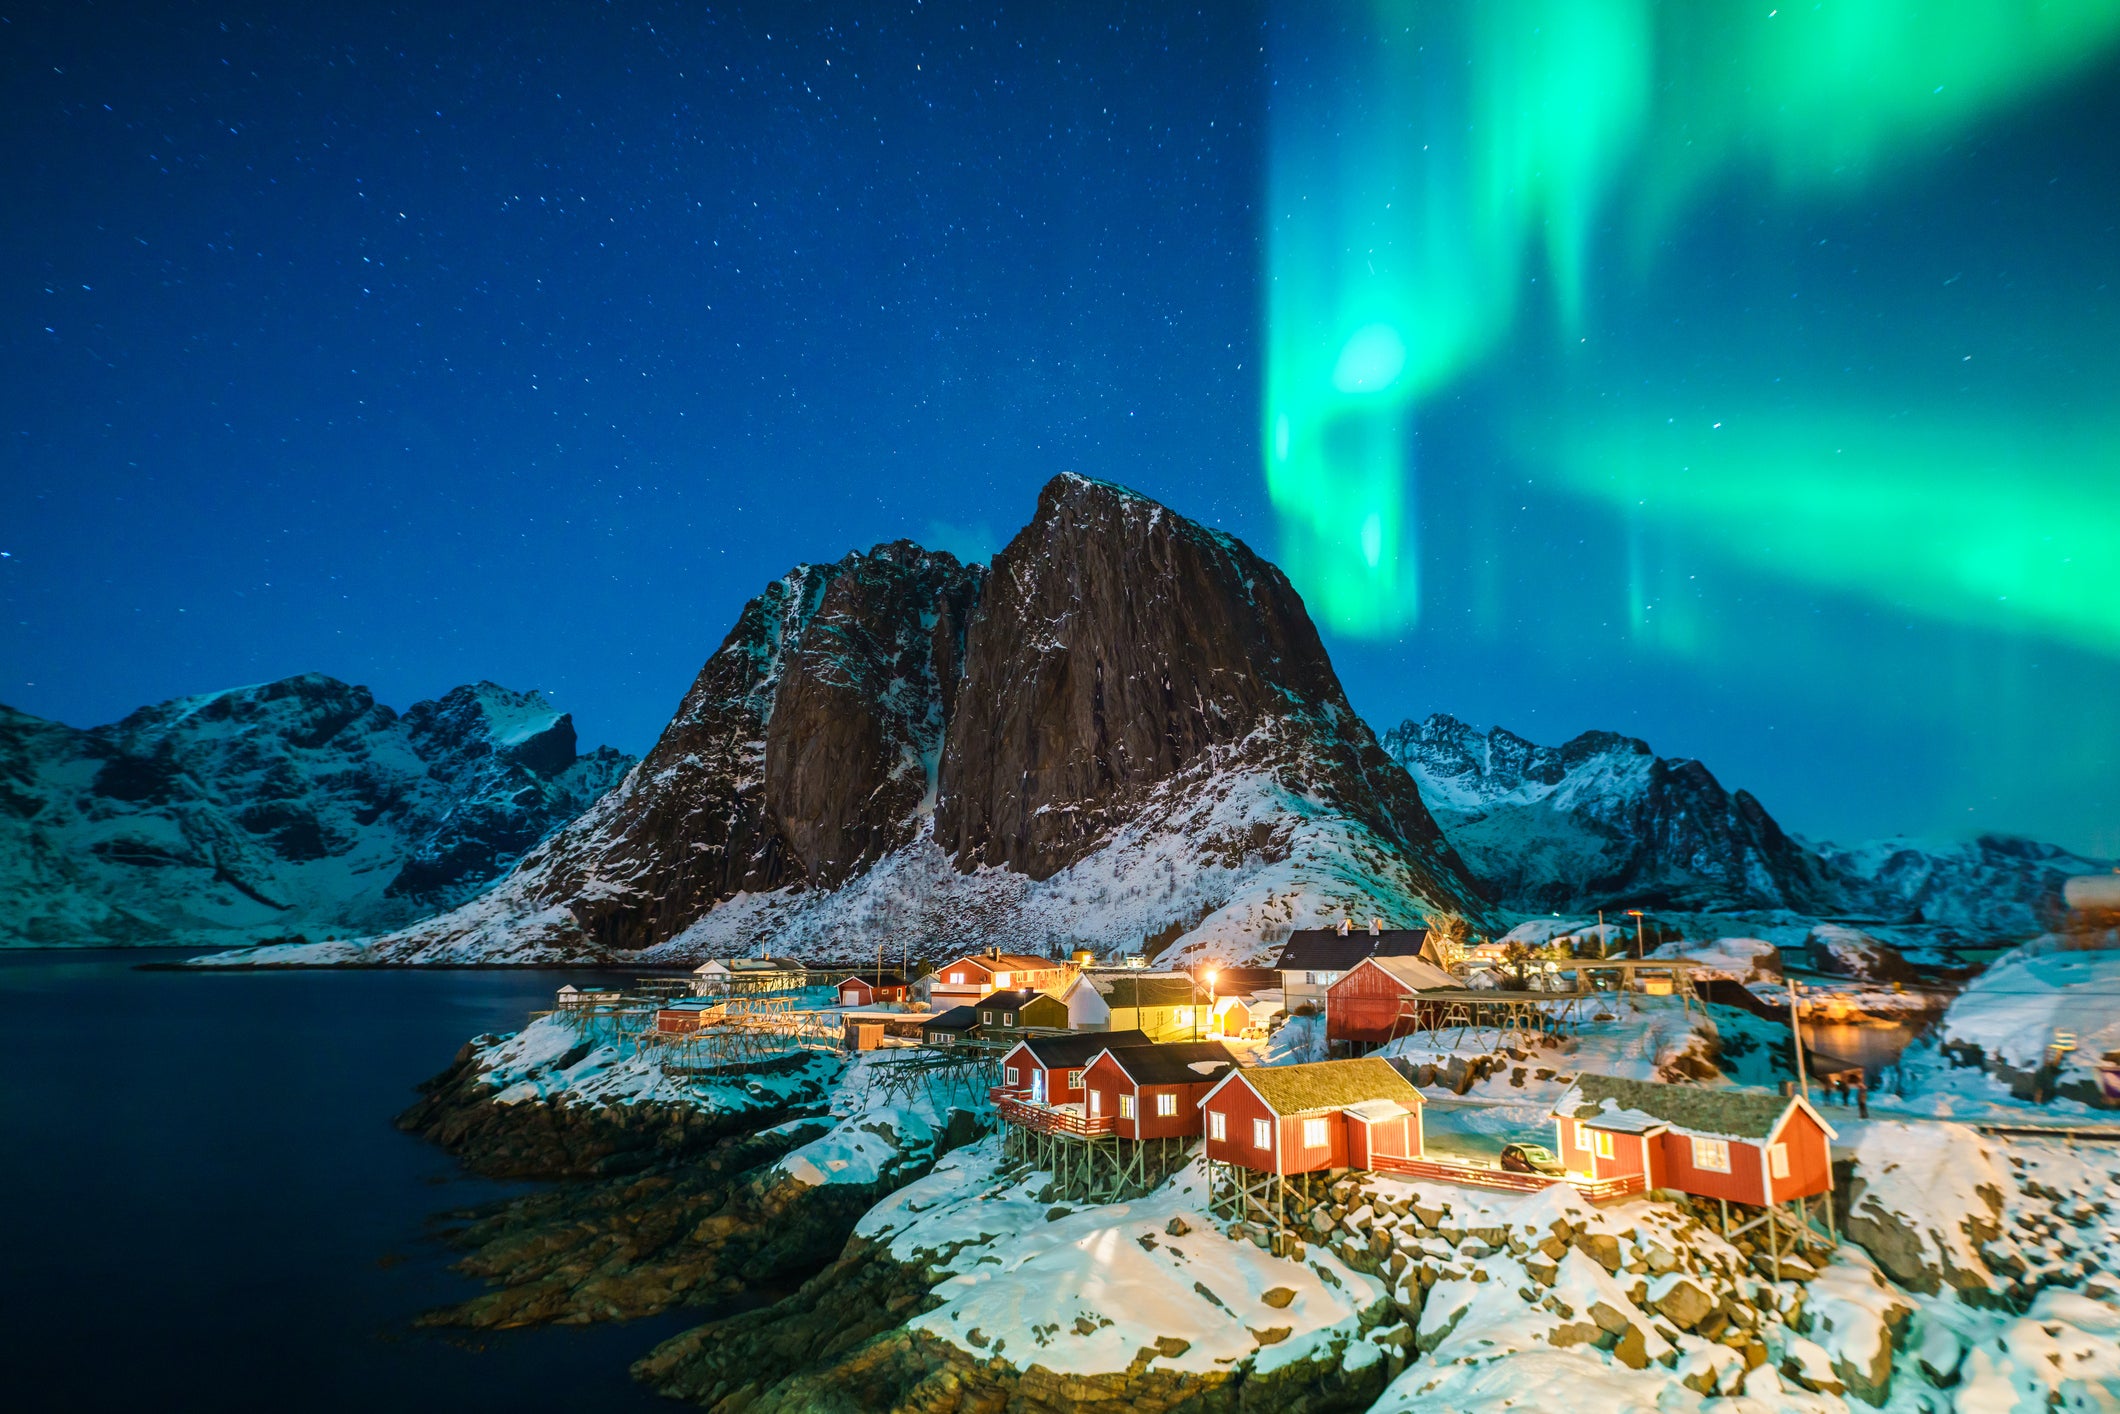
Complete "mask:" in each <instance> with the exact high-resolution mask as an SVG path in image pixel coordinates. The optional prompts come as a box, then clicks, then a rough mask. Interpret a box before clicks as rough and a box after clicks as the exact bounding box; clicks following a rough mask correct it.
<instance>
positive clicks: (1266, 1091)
mask: <svg viewBox="0 0 2120 1414" xmlns="http://www.w3.org/2000/svg"><path fill="white" fill-rule="evenodd" d="M1200 1109H1201V1112H1202V1113H1203V1114H1204V1115H1205V1117H1206V1121H1205V1127H1206V1131H1207V1157H1208V1159H1209V1160H1210V1161H1211V1162H1214V1163H1224V1164H1236V1165H1238V1166H1240V1167H1243V1168H1248V1169H1253V1170H1256V1171H1258V1172H1260V1173H1273V1174H1284V1175H1285V1174H1292V1173H1314V1172H1316V1171H1318V1170H1320V1169H1336V1168H1368V1167H1370V1164H1371V1160H1372V1159H1373V1158H1374V1157H1376V1156H1379V1155H1389V1156H1393V1157H1400V1158H1418V1157H1420V1154H1421V1151H1422V1139H1421V1092H1420V1091H1418V1090H1416V1089H1414V1088H1413V1086H1412V1084H1410V1083H1409V1082H1408V1081H1407V1079H1406V1077H1404V1076H1403V1075H1400V1074H1399V1073H1398V1072H1397V1071H1396V1070H1394V1069H1392V1068H1391V1065H1390V1063H1389V1062H1388V1061H1384V1060H1381V1059H1378V1058H1377V1057H1375V1056H1369V1057H1365V1058H1363V1059H1361V1060H1338V1061H1318V1062H1316V1063H1315V1064H1311V1065H1272V1066H1253V1067H1252V1068H1250V1069H1249V1070H1237V1071H1232V1072H1231V1073H1230V1074H1228V1075H1226V1076H1224V1077H1223V1078H1222V1079H1221V1080H1220V1081H1219V1082H1217V1083H1216V1085H1215V1086H1214V1088H1213V1089H1211V1090H1209V1091H1208V1092H1207V1094H1206V1095H1205V1096H1204V1097H1203V1098H1202V1099H1201V1101H1200Z"/></svg>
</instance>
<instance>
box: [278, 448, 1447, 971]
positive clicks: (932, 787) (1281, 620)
mask: <svg viewBox="0 0 2120 1414" xmlns="http://www.w3.org/2000/svg"><path fill="white" fill-rule="evenodd" d="M1437 907H1445V908H1457V909H1460V910H1463V911H1466V912H1468V913H1470V914H1472V915H1473V916H1474V917H1476V918H1480V919H1482V920H1484V919H1485V918H1486V912H1487V911H1486V908H1485V905H1484V904H1483V903H1482V902H1481V901H1480V899H1479V897H1478V895H1477V894H1476V893H1475V892H1474V890H1473V889H1472V887H1471V886H1470V884H1469V883H1468V882H1467V880H1466V878H1465V875H1464V873H1463V870H1462V867H1461V865H1460V863H1459V861H1458V858H1457V856H1456V854H1455V853H1454V852H1453V851H1452V850H1451V848H1450V846H1449V844H1448V843H1447V842H1446V841H1445V840H1444V838H1443V836H1442V834H1441V832H1440V831H1439V830H1438V829H1437V828H1436V825H1435V822H1434V821H1433V820H1432V819H1431V818H1430V817H1429V814H1428V812H1427V810H1426V809H1425V808H1423V806H1422V804H1421V800H1420V797H1419V795H1418V793H1417V792H1416V791H1415V789H1414V784H1413V781H1412V780H1411V779H1410V778H1409V777H1408V776H1407V774H1406V772H1405V771H1404V770H1403V769H1401V768H1400V767H1399V765H1398V764H1397V763H1396V762H1394V761H1393V760H1392V759H1391V758H1390V757H1389V756H1387V755H1386V754H1385V753H1384V752H1383V751H1382V750H1381V749H1380V748H1379V747H1378V745H1377V742H1376V739H1375V737H1374V735H1373V734H1372V733H1371V732H1370V729H1369V728H1368V726H1367V725H1366V724H1364V723H1363V722H1362V720H1361V719H1360V718H1359V717H1357V716H1356V715H1355V713H1354V712H1353V710H1352V709H1351V708H1350V707H1349V706H1348V704H1347V699H1346V696H1345V694H1344V692H1343V691H1342V690H1341V687H1340V683H1339V679H1338V678H1337V676H1336V675H1335V674H1334V673H1333V670H1332V665H1331V663H1330V661H1329V660H1328V659H1327V657H1326V655H1325V650H1324V647H1323V645H1322V644H1321V643H1320V642H1319V639H1318V636H1317V631H1316V629H1315V628H1314V627H1313V626H1312V625H1311V622H1310V618H1309V615H1308V614H1307V613H1306V612H1305V611H1304V608H1303V603H1302V600H1301V599H1300V598H1299V597H1298V596H1297V595H1296V593H1295V591H1294V590H1293V589H1292V588H1291V587H1290V586H1289V584H1288V581H1287V579H1286V578H1285V577H1284V576H1283V575H1282V574H1281V572H1280V571H1279V570H1277V569H1275V568H1274V567H1273V566H1272V565H1270V564H1268V563H1267V562H1266V561H1264V560H1262V559H1260V558H1259V557H1258V556H1257V555H1255V554H1253V553H1252V552H1251V550H1250V549H1248V548H1247V547H1246V546H1244V545H1243V544H1242V543H1241V542H1239V541H1237V540H1235V539H1233V538H1231V537H1229V536H1227V535H1223V534H1220V533H1218V532H1215V531H1212V530H1208V529H1206V528H1204V527H1202V526H1199V525H1196V524H1194V523H1193V522H1191V521H1189V520H1186V519H1185V518H1184V517H1182V516H1179V515H1176V514H1174V513H1173V512H1171V511H1170V510H1168V509H1167V508H1165V507H1163V506H1161V505H1158V504H1157V503H1155V502H1154V501H1151V500H1148V499H1147V498H1145V497H1142V496H1138V495H1135V494H1134V493H1132V492H1130V491H1126V490H1123V489H1121V488H1119V487H1116V486H1111V485H1107V484H1105V483H1101V482H1095V481H1090V480H1087V479H1085V478H1082V477H1078V476H1061V477H1058V478H1055V479H1054V480H1053V481H1052V482H1051V483H1049V484H1048V485H1047V486H1046V487H1045V489H1044V491H1043V492H1042V493H1041V494H1040V496H1039V499H1038V508H1037V513H1036V515H1035V517H1034V518H1033V520H1032V521H1031V523H1030V524H1029V525H1028V526H1026V527H1025V528H1024V529H1023V531H1022V532H1021V533H1019V534H1018V535H1017V536H1016V537H1015V539H1014V540H1012V541H1011V542H1010V543H1009V545H1008V546H1007V548H1005V549H1004V550H1002V551H1001V553H1000V554H999V555H997V556H996V557H995V560H994V562H993V566H992V569H991V570H990V571H989V570H986V569H983V568H980V567H978V566H966V565H961V564H959V563H958V562H957V561H956V560H955V559H954V558H952V557H951V556H949V555H947V554H942V553H937V552H931V551H927V550H923V549H921V548H920V547H918V546H916V545H912V544H910V543H907V542H898V543H896V544H889V545H880V546H878V547H876V548H875V549H873V550H870V551H868V552H865V553H857V554H852V555H849V556H847V557H846V558H845V559H843V560H841V561H839V562H838V563H836V564H830V565H802V566H798V567H796V568H795V569H794V570H791V571H790V572H789V573H788V574H787V575H786V576H784V577H783V578H781V579H779V580H777V581H775V582H774V583H773V584H771V585H769V586H768V587H767V589H766V591H765V592H764V593H763V594H761V595H760V596H759V597H758V598H756V599H754V600H752V601H751V603H750V604H748V605H747V606H745V608H744V610H743V612H742V614H741V615H740V616H739V617H738V619H737V622H736V626H735V628H734V629H732V630H731V631H730V633H729V636H728V637H727V639H726V640H724V642H723V643H722V645H721V647H720V649H719V650H717V651H716V652H715V654H714V655H713V656H712V657H711V658H709V659H708V660H707V663H706V666H705V667H704V668H702V669H701V671H700V674H699V677H698V679H697V680H696V681H695V682H694V684H693V686H692V689H691V691H690V692H689V693H688V694H687V695H686V697H685V700H684V702H683V704H682V705H681V706H680V707H679V709H678V712H677V715H676V717H675V718H674V719H673V720H672V722H671V723H670V725H669V727H668V728H667V729H666V730H665V731H664V733H663V736H662V738H661V740H659V741H658V742H657V743H656V745H655V747H654V748H653V749H652V750H651V751H650V752H649V753H648V755H647V756H646V757H645V758H644V759H643V760H642V761H641V763H640V765H639V766H638V767H636V768H635V769H634V770H633V771H632V772H631V773H630V774H629V775H628V776H627V778H626V780H625V781H624V783H623V784H622V785H621V786H620V787H619V788H618V789H617V790H614V791H613V792H612V793H611V794H609V795H607V796H606V797H604V798H603V799H602V800H601V801H599V802H598V803H597V804H596V805H595V806H594V807H592V808H591V809H590V810H589V811H588V813H586V814H585V815H584V816H582V817H581V818H580V819H579V820H577V821H575V822H574V823H573V824H571V825H569V826H568V827H566V828H565V829H563V830H561V831H559V832H558V833H556V834H555V835H553V836H552V837H551V838H550V839H548V840H547V841H546V842H545V843H544V844H543V845H541V846H539V847H538V848H537V849H536V850H534V851H532V852H531V853H530V854H529V855H528V856H526V857H525V858H524V860H523V861H522V863H521V864H520V865H519V866H518V867H517V868H516V870H515V871H514V872H513V873H512V874H511V875H510V876H509V877H508V878H507V879H506V880H505V881H503V882H502V883H501V884H500V885H499V886H498V887H496V888H495V889H494V890H493V891H492V892H490V893H489V894H487V895H486V896H484V897H482V898H479V899H477V900H474V901H473V902H471V903H469V904H467V905H465V906H464V907H462V908H459V909H457V910H455V911H454V912H452V913H450V914H447V915H445V916H443V917H440V918H436V919H432V920H429V921H427V922H425V923H421V924H418V925H417V926H414V927H411V928H407V929H404V930H402V931H400V932H397V933H394V934H391V935H389V936H386V937H381V938H377V939H372V940H369V941H367V942H366V943H364V944H363V945H361V946H359V947H353V946H348V945H340V946H337V947H331V948H309V949H284V948H283V949H274V950H271V951H269V952H262V953H255V954H249V955H246V956H245V957H244V959H243V960H249V961H259V962H272V961H287V962H329V961H448V960H466V959H511V960H517V961H535V960H546V959H558V958H595V957H614V956H622V955H623V956H632V957H636V958H639V959H641V960H644V961H661V960H677V959H689V958H693V957H697V956H700V955H704V954H709V953H718V952H724V951H728V950H732V949H736V950H744V949H749V948H751V947H754V946H757V945H760V944H765V943H770V944H771V945H772V946H773V947H774V949H775V950H776V951H786V950H796V951H801V950H804V949H805V948H812V949H826V948H829V949H831V950H835V951H850V950H854V949H857V948H862V947H873V946H875V945H876V944H877V943H879V942H881V943H884V944H885V945H887V946H889V947H891V948H892V949H893V950H894V951H895V950H897V949H899V948H900V947H910V948H911V949H913V950H916V951H918V950H927V951H932V950H933V949H936V948H959V947H965V946H972V945H980V946H983V945H985V944H986V943H988V942H995V943H1000V944H1003V945H1005V946H1007V947H1009V948H1011V949H1012V950H1016V951H1025V950H1029V951H1042V950H1045V949H1046V948H1049V947H1053V946H1058V945H1060V944H1064V943H1073V942H1076V941H1088V942H1090V943H1092V944H1093V945H1094V946H1097V947H1098V948H1100V949H1101V948H1109V947H1112V946H1114V945H1140V944H1143V943H1146V944H1147V945H1148V946H1149V947H1151V948H1152V949H1156V950H1162V951H1163V955H1164V956H1165V957H1167V958H1183V957H1190V956H1196V955H1202V954H1209V953H1212V954H1214V955H1218V956H1223V957H1227V958H1229V959H1231V960H1233V961H1241V960H1249V959H1250V958H1251V957H1253V956H1255V955H1257V954H1259V953H1261V952H1263V951H1266V950H1268V949H1270V948H1271V947H1273V946H1274V945H1275V943H1276V942H1277V941H1278V939H1279V938H1281V937H1284V936H1285V935H1286V933H1287V931H1288V929H1289V928H1290V927H1293V926H1304V925H1308V924H1312V923H1316V922H1322V921H1325V920H1327V919H1330V918H1333V917H1337V916H1338V914H1339V912H1340V911H1341V910H1342V909H1343V908H1345V909H1348V910H1351V911H1352V912H1354V913H1355V914H1356V915H1357V916H1359V917H1365V918H1366V917H1369V916H1371V915H1381V916H1383V917H1384V918H1386V919H1387V920H1388V921H1389V922H1390V923H1392V924H1393V925H1394V926H1396V925H1402V924H1408V923H1418V922H1419V919H1420V916H1421V915H1422V913H1423V912H1424V911H1426V910H1431V909H1434V908H1437Z"/></svg>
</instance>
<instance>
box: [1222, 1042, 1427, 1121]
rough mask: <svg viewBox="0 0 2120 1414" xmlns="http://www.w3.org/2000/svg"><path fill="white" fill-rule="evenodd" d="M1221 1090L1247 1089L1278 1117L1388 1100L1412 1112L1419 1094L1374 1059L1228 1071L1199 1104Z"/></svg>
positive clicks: (1410, 1085) (1388, 1064) (1392, 1071)
mask: <svg viewBox="0 0 2120 1414" xmlns="http://www.w3.org/2000/svg"><path fill="white" fill-rule="evenodd" d="M1224 1085H1248V1086H1250V1087H1251V1091H1252V1093H1253V1094H1255V1095H1257V1096H1258V1097H1259V1098H1260V1100H1262V1101H1264V1102H1265V1105H1266V1108H1268V1109H1270V1110H1272V1111H1273V1112H1274V1113H1275V1114H1277V1115H1283V1116H1286V1115H1299V1114H1310V1113H1312V1112H1314V1111H1317V1110H1336V1109H1345V1108H1347V1107H1348V1106H1349V1105H1359V1104H1364V1103H1366V1102H1368V1101H1370V1100H1393V1101H1396V1102H1397V1103H1399V1104H1401V1105H1404V1106H1406V1107H1407V1108H1408V1109H1414V1108H1418V1107H1419V1105H1420V1103H1421V1092H1420V1091H1418V1090H1416V1089H1414V1088H1413V1084H1412V1082H1410V1081H1408V1080H1407V1079H1406V1077H1405V1076H1403V1075H1401V1074H1399V1073H1398V1071H1397V1070H1396V1069H1394V1068H1393V1066H1392V1064H1391V1062H1390V1061H1387V1060H1380V1059H1379V1058H1377V1057H1376V1056H1363V1057H1362V1058H1361V1059H1359V1060H1336V1061H1313V1062H1311V1063H1310V1064H1308V1065H1259V1066H1253V1067H1252V1068H1251V1069H1249V1070H1237V1071H1231V1072H1230V1073H1229V1074H1228V1075H1226V1076H1224V1077H1223V1078H1222V1081H1221V1083H1220V1084H1218V1085H1216V1086H1215V1088H1214V1089H1213V1090H1210V1091H1208V1092H1207V1096H1206V1097H1205V1098H1203V1100H1202V1103H1203V1104H1204V1103H1206V1100H1207V1099H1211V1098H1213V1097H1214V1096H1215V1095H1216V1094H1218V1093H1220V1091H1221V1089H1222V1087H1223V1086H1224Z"/></svg>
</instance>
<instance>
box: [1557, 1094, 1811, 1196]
mask: <svg viewBox="0 0 2120 1414" xmlns="http://www.w3.org/2000/svg"><path fill="white" fill-rule="evenodd" d="M1553 1115H1554V1123H1555V1126H1556V1127H1557V1129H1558V1130H1559V1135H1558V1139H1559V1142H1558V1144H1557V1145H1556V1146H1555V1147H1556V1149H1557V1150H1558V1152H1559V1154H1560V1158H1561V1162H1563V1163H1564V1164H1566V1165H1567V1166H1568V1170H1569V1172H1571V1173H1580V1174H1587V1175H1589V1176H1590V1177H1592V1178H1622V1177H1628V1176H1632V1175H1637V1174H1638V1175H1640V1176H1641V1178H1642V1182H1643V1186H1644V1187H1647V1188H1675V1189H1677V1190H1679V1191H1680V1192H1682V1193H1690V1194H1692V1195H1694V1196H1695V1197H1699V1198H1720V1199H1725V1200H1727V1201H1729V1202H1732V1203H1745V1204H1749V1205H1751V1206H1753V1207H1761V1208H1764V1207H1771V1206H1773V1205H1774V1204H1777V1203H1786V1202H1790V1201H1792V1200H1794V1199H1798V1198H1809V1197H1813V1196H1815V1195H1817V1194H1820V1193H1826V1192H1829V1191H1831V1189H1832V1186H1833V1159H1832V1141H1833V1140H1834V1139H1835V1138H1836V1137H1837V1136H1836V1134H1835V1132H1834V1129H1833V1127H1832V1126H1831V1125H1829V1124H1827V1123H1826V1122H1825V1118H1824V1117H1823V1116H1822V1115H1820V1114H1819V1113H1818V1111H1817V1110H1815V1109H1813V1108H1812V1107H1811V1104H1810V1102H1809V1101H1808V1100H1805V1099H1804V1098H1803V1097H1802V1096H1800V1095H1777V1094H1773V1093H1771V1092H1769V1091H1764V1090H1739V1089H1735V1088H1728V1087H1720V1086H1718V1087H1710V1086H1705V1085H1669V1084H1663V1083H1661V1082H1658V1081H1650V1080H1627V1079H1623V1078H1621V1077H1619V1076H1616V1075H1597V1074H1585V1075H1581V1076H1578V1077H1577V1078H1576V1083H1575V1088H1574V1089H1572V1090H1570V1091H1569V1093H1568V1094H1567V1095H1565V1096H1563V1097H1562V1099H1561V1102H1560V1103H1559V1104H1558V1105H1556V1106H1555V1107H1554V1111H1553Z"/></svg>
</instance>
